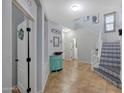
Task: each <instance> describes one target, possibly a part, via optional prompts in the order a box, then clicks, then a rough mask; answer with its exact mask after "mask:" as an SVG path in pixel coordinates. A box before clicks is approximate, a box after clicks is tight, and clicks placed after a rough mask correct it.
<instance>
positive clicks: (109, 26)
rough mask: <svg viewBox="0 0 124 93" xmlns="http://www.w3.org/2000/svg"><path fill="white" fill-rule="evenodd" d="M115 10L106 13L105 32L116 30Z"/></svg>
mask: <svg viewBox="0 0 124 93" xmlns="http://www.w3.org/2000/svg"><path fill="white" fill-rule="evenodd" d="M115 14H116V13H115V12H113V13H109V14H105V16H104V17H105V18H104V20H105V24H104V25H105V32H113V31H115Z"/></svg>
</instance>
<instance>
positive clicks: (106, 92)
mask: <svg viewBox="0 0 124 93" xmlns="http://www.w3.org/2000/svg"><path fill="white" fill-rule="evenodd" d="M12 93H19V92H17V90H13V91H12ZM44 93H122V92H121V89H119V88H116V87H115V86H113V85H112V84H110V83H109V82H108V81H106V80H104V79H103V78H101V77H100V76H99V75H97V74H96V73H95V72H93V71H91V69H90V65H89V64H87V63H83V62H78V61H66V62H65V63H64V69H63V70H62V71H59V72H51V73H50V75H49V77H48V81H47V84H46V87H45V91H44Z"/></svg>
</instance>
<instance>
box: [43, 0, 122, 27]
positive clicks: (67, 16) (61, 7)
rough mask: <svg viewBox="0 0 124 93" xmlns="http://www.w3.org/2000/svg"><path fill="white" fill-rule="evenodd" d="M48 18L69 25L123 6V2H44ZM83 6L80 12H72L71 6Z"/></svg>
mask: <svg viewBox="0 0 124 93" xmlns="http://www.w3.org/2000/svg"><path fill="white" fill-rule="evenodd" d="M43 1H44V6H45V8H46V11H47V15H48V18H49V19H50V20H52V21H55V22H58V23H60V24H63V25H64V24H67V23H69V22H71V21H73V20H74V19H76V18H80V17H82V16H87V15H92V14H96V13H99V12H101V11H103V10H109V9H113V8H116V7H118V6H121V0H43ZM72 4H79V5H80V6H82V9H81V10H80V11H76V12H74V11H72V10H71V8H70V7H71V5H72Z"/></svg>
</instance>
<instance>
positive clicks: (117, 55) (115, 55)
mask: <svg viewBox="0 0 124 93" xmlns="http://www.w3.org/2000/svg"><path fill="white" fill-rule="evenodd" d="M101 56H107V57H109V56H110V57H120V56H121V55H120V54H107V53H102V54H101Z"/></svg>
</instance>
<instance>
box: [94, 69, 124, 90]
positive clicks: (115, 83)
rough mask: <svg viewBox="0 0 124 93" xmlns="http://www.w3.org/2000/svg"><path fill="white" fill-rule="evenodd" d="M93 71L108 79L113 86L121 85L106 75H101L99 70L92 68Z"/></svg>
mask: <svg viewBox="0 0 124 93" xmlns="http://www.w3.org/2000/svg"><path fill="white" fill-rule="evenodd" d="M94 71H95V72H96V73H97V74H98V75H100V76H101V77H103V78H104V79H105V80H107V81H109V82H110V83H112V84H113V85H115V86H117V87H119V88H121V87H122V86H121V84H120V83H117V82H115V81H113V80H112V79H110V78H108V77H106V76H105V75H103V74H102V73H101V72H99V71H96V70H94Z"/></svg>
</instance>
